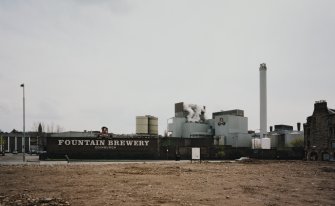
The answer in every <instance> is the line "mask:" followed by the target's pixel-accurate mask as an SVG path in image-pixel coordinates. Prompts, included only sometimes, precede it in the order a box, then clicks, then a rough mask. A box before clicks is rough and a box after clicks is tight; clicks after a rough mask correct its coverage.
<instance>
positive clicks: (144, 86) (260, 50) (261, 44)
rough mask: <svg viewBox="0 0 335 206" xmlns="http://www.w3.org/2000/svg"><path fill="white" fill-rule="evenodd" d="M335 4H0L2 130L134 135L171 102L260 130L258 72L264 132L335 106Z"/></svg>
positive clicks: (162, 117) (100, 0)
mask: <svg viewBox="0 0 335 206" xmlns="http://www.w3.org/2000/svg"><path fill="white" fill-rule="evenodd" d="M334 11H335V1H333V0H329V1H326V0H314V1H309V0H294V1H292V0H282V1H274V0H272V1H271V0H262V1H261V0H253V1H250V0H245V1H242V0H238V1H236V0H231V1H224V0H218V1H214V0H210V1H205V0H203V1H195V0H189V1H186V0H166V1H162V0H152V1H149V0H141V1H135V0H133V1H126V0H122V1H121V0H110V1H104V0H95V1H93V0H92V1H89V0H78V1H76V0H72V1H71V0H54V1H52V0H49V1H45V0H40V1H39V0H33V1H29V0H22V1H16V0H1V1H0V93H1V97H0V129H1V130H2V131H6V132H10V131H11V130H12V129H14V128H15V129H17V130H22V88H20V84H21V83H25V85H26V128H27V130H31V129H32V127H33V125H34V123H36V122H43V123H44V124H54V125H60V126H61V127H63V128H65V130H66V131H69V130H71V131H82V130H100V128H101V126H107V127H108V128H109V131H110V132H113V133H134V132H135V117H136V116H138V115H146V114H150V115H154V116H157V117H158V118H159V131H160V134H163V132H164V130H165V129H166V121H167V119H168V118H169V117H172V116H174V103H176V102H180V101H183V102H187V103H194V104H199V105H205V106H206V108H207V118H210V117H211V114H212V112H216V111H220V110H230V109H242V110H244V113H245V116H247V117H248V119H249V129H250V130H257V129H258V128H259V65H260V64H261V63H263V62H265V63H266V64H267V67H268V71H267V78H268V125H269V126H270V125H274V124H289V125H293V126H294V127H295V128H296V126H295V125H296V123H297V122H302V123H304V122H306V117H307V116H309V115H311V114H312V112H313V104H314V102H315V101H316V100H327V102H328V107H330V108H335V93H334V88H335V12H334Z"/></svg>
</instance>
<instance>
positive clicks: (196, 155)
mask: <svg viewBox="0 0 335 206" xmlns="http://www.w3.org/2000/svg"><path fill="white" fill-rule="evenodd" d="M192 160H200V148H199V147H194V148H192Z"/></svg>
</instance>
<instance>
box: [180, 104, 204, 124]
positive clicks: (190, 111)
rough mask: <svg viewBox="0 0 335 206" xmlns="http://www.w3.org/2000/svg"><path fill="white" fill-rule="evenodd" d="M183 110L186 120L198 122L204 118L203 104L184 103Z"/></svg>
mask: <svg viewBox="0 0 335 206" xmlns="http://www.w3.org/2000/svg"><path fill="white" fill-rule="evenodd" d="M184 111H186V112H187V121H188V122H200V121H204V120H205V112H206V109H205V107H204V106H199V105H196V104H185V103H184Z"/></svg>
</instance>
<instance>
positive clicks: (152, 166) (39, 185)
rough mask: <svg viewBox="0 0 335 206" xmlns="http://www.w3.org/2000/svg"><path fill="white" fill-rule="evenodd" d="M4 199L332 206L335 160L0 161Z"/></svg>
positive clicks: (0, 192) (21, 202)
mask: <svg viewBox="0 0 335 206" xmlns="http://www.w3.org/2000/svg"><path fill="white" fill-rule="evenodd" d="M0 205H268V206H270V205H272V206H274V205H335V163H330V162H328V163H327V162H303V161H259V160H257V161H252V162H248V163H206V162H202V163H201V164H199V163H193V164H191V163H177V162H175V163H141V164H134V163H133V164H131V163H127V164H98V165H78V164H68V165H1V166H0Z"/></svg>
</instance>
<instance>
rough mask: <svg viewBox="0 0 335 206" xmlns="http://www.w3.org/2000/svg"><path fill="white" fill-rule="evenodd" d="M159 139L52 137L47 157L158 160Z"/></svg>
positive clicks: (48, 143)
mask: <svg viewBox="0 0 335 206" xmlns="http://www.w3.org/2000/svg"><path fill="white" fill-rule="evenodd" d="M159 141H160V140H159V138H158V137H132V138H129V137H115V138H114V137H105V138H102V137H89V138H83V137H50V138H48V139H47V157H49V158H62V157H64V155H67V156H69V158H79V159H100V158H104V159H156V158H157V155H158V154H159V149H160V146H159Z"/></svg>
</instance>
